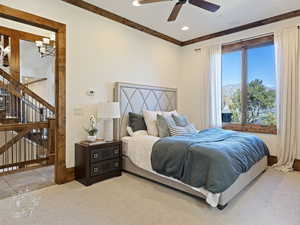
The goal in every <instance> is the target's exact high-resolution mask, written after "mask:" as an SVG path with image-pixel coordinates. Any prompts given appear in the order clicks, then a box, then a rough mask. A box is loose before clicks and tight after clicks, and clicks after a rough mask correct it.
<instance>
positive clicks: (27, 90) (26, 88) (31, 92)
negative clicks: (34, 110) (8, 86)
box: [0, 68, 55, 113]
mask: <svg viewBox="0 0 300 225" xmlns="http://www.w3.org/2000/svg"><path fill="white" fill-rule="evenodd" d="M0 75H1V76H3V77H4V78H5V79H6V80H8V81H9V82H11V83H12V84H13V85H15V86H16V87H18V88H19V89H21V90H22V91H23V92H24V93H26V94H28V95H29V96H31V97H32V98H34V99H35V100H36V101H38V102H39V103H41V104H42V105H44V106H46V107H47V108H48V109H49V110H50V111H52V112H53V113H54V112H55V107H54V106H53V105H51V104H50V103H48V102H47V101H46V100H44V99H43V98H41V97H40V96H38V95H37V94H36V93H34V92H33V91H31V90H30V89H29V88H28V87H26V86H25V85H23V84H22V83H20V82H19V81H18V80H17V79H15V78H14V77H13V76H11V75H9V74H8V73H7V72H5V71H4V70H3V69H1V68H0Z"/></svg>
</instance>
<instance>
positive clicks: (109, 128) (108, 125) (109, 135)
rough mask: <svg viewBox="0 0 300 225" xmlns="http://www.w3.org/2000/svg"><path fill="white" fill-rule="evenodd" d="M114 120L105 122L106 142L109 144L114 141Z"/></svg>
mask: <svg viewBox="0 0 300 225" xmlns="http://www.w3.org/2000/svg"><path fill="white" fill-rule="evenodd" d="M113 129H114V126H113V120H112V119H106V120H104V140H105V141H107V142H111V141H113V139H114V135H113Z"/></svg>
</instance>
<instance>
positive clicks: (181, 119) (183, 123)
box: [172, 114, 189, 127]
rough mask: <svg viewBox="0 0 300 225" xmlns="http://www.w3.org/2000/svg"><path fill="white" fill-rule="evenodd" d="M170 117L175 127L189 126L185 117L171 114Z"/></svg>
mask: <svg viewBox="0 0 300 225" xmlns="http://www.w3.org/2000/svg"><path fill="white" fill-rule="evenodd" d="M172 117H173V119H174V121H175V123H176V126H179V127H185V126H187V125H188V124H189V121H188V119H187V118H186V116H183V115H175V114H172Z"/></svg>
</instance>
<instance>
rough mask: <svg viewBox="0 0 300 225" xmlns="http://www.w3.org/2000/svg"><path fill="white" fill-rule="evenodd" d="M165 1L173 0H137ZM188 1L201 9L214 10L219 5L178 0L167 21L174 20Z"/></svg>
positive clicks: (145, 0)
mask: <svg viewBox="0 0 300 225" xmlns="http://www.w3.org/2000/svg"><path fill="white" fill-rule="evenodd" d="M166 1H173V0H138V2H139V3H140V4H141V5H143V4H149V3H155V2H166ZM187 2H189V3H190V4H192V5H194V6H197V7H200V8H202V9H205V10H208V11H210V12H216V11H217V10H218V9H219V8H220V7H221V6H219V5H216V4H214V3H211V2H208V1H205V0H178V2H177V3H176V5H175V6H174V8H173V10H172V12H171V15H170V16H169V18H168V22H172V21H175V20H176V18H177V17H178V15H179V12H180V10H181V8H182V6H183V5H184V4H186V3H187Z"/></svg>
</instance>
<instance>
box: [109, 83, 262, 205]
mask: <svg viewBox="0 0 300 225" xmlns="http://www.w3.org/2000/svg"><path fill="white" fill-rule="evenodd" d="M114 100H115V101H116V102H120V111H121V118H120V119H117V120H115V121H114V137H115V138H116V139H121V138H122V137H124V136H127V131H126V128H127V125H128V113H129V112H135V113H142V112H143V110H145V109H146V110H154V111H172V110H176V109H177V89H175V88H163V87H155V86H147V85H139V84H130V83H116V84H115V89H114ZM267 167H268V163H267V157H264V158H263V159H262V160H261V161H259V162H258V163H256V164H255V165H254V166H253V167H252V168H251V169H250V170H249V171H248V172H247V173H244V174H242V175H240V177H239V178H238V179H237V180H236V182H235V183H234V184H233V185H231V186H230V187H229V188H228V189H227V190H226V191H224V192H223V193H221V195H220V199H219V205H218V209H220V210H222V209H224V208H225V207H226V206H227V204H228V203H229V201H230V200H231V199H233V198H234V197H235V196H236V195H237V194H238V193H239V192H241V191H242V190H243V189H244V188H245V187H246V186H247V185H248V184H249V183H251V182H252V181H253V180H254V179H255V178H256V177H258V176H259V175H260V174H261V173H263V172H264V171H265V170H266V169H267ZM123 170H124V171H126V172H129V173H131V174H134V175H137V176H140V177H143V178H146V179H149V180H152V181H155V182H157V183H159V184H163V185H166V186H168V187H171V188H173V189H176V190H179V191H182V192H185V193H188V194H190V195H193V196H195V197H200V198H204V199H205V198H206V197H205V196H204V195H203V194H202V193H201V192H199V191H197V190H195V189H193V188H191V187H189V186H187V185H185V184H182V183H180V182H177V181H174V180H171V179H168V178H165V177H162V176H159V175H157V174H155V173H151V172H149V171H146V170H144V169H142V168H140V167H138V166H136V165H135V164H134V163H133V162H132V161H131V160H130V159H129V158H128V157H127V156H125V155H123Z"/></svg>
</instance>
